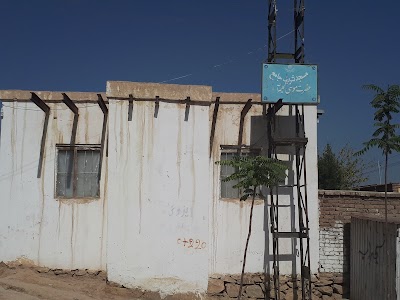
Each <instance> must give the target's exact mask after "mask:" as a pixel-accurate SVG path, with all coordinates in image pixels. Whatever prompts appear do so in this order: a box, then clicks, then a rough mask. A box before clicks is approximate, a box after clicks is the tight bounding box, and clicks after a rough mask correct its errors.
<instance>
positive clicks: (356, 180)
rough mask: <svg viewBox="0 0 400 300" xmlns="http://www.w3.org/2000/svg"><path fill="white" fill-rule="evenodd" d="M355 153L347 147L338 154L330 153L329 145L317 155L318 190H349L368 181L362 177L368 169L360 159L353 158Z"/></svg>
mask: <svg viewBox="0 0 400 300" xmlns="http://www.w3.org/2000/svg"><path fill="white" fill-rule="evenodd" d="M354 153H355V151H354V150H353V149H352V148H350V147H349V146H348V145H346V146H344V147H343V148H342V149H341V150H340V151H339V152H338V154H335V153H334V152H333V151H332V147H331V145H330V144H327V145H326V146H325V149H324V151H323V153H322V154H321V155H318V188H320V189H323V190H349V189H352V188H353V187H356V186H359V185H360V184H361V183H363V182H365V181H367V180H368V177H366V176H364V174H365V170H366V169H367V168H368V167H370V164H369V163H365V162H364V161H363V159H361V157H358V156H357V157H356V156H354Z"/></svg>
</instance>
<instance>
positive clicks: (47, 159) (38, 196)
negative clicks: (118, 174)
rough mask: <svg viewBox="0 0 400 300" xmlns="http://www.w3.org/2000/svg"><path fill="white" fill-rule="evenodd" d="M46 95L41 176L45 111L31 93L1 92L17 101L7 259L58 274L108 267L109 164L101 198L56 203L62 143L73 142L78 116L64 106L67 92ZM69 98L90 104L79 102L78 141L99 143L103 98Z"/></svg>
mask: <svg viewBox="0 0 400 300" xmlns="http://www.w3.org/2000/svg"><path fill="white" fill-rule="evenodd" d="M38 95H39V96H40V97H42V99H44V100H46V102H47V104H48V105H49V106H50V108H51V112H50V118H49V125H48V131H47V140H46V148H45V151H44V161H43V170H42V176H41V178H37V170H38V159H39V152H40V142H41V137H42V130H43V123H44V113H43V112H42V111H41V110H40V109H39V108H38V107H37V106H35V105H34V104H33V103H32V102H30V101H28V100H29V98H30V93H28V92H23V91H14V92H1V93H0V99H2V100H4V99H15V101H14V102H3V104H4V107H3V112H4V117H3V120H2V121H3V123H2V127H3V128H2V135H1V148H0V195H1V196H0V200H1V201H0V202H1V209H0V249H1V250H0V261H1V260H3V261H13V260H16V259H22V260H28V261H29V262H31V263H34V264H36V265H40V266H47V267H50V268H63V269H75V268H88V269H105V266H106V246H105V245H106V239H105V237H106V220H107V215H106V202H107V201H106V197H105V195H106V189H107V185H106V182H107V181H106V174H107V163H106V161H104V163H103V172H102V174H103V176H102V178H101V184H100V186H101V191H100V195H101V197H100V198H99V199H92V200H73V199H72V200H62V201H61V200H59V199H56V198H55V171H56V169H55V166H56V144H57V143H69V142H70V138H71V128H72V120H73V113H72V112H71V111H70V110H69V109H68V108H67V107H66V105H65V104H62V103H59V101H56V100H57V99H58V100H61V99H62V96H61V94H60V93H51V92H42V93H38ZM69 95H70V96H71V98H75V99H87V100H89V102H81V103H78V104H77V106H78V107H79V113H80V117H79V123H78V128H77V139H76V143H84V144H89V143H95V144H99V143H100V138H101V130H102V120H103V119H102V112H101V110H100V108H99V107H98V105H97V104H96V102H94V100H95V99H97V97H96V98H94V97H93V96H96V95H93V94H91V95H89V94H84V93H70V94H69ZM27 101H28V102H27ZM89 124H90V125H89Z"/></svg>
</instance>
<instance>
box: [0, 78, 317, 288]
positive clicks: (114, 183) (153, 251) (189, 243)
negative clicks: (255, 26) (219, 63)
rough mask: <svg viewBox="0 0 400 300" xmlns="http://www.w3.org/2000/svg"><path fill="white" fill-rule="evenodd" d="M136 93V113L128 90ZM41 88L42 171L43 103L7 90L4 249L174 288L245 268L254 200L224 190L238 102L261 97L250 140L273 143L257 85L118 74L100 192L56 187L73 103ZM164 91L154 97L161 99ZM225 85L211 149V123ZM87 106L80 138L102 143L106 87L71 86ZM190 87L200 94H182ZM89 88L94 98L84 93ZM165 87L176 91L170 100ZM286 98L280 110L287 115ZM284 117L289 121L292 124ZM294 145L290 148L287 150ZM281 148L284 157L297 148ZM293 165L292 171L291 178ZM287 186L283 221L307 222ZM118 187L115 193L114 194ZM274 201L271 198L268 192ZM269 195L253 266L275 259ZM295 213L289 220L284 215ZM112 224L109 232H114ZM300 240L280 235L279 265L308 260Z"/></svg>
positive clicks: (128, 282) (312, 179)
mask: <svg viewBox="0 0 400 300" xmlns="http://www.w3.org/2000/svg"><path fill="white" fill-rule="evenodd" d="M130 94H132V96H133V97H134V98H135V99H136V100H135V101H133V107H132V120H131V121H129V120H128V114H129V101H128V100H129V95H130ZM38 95H39V96H40V97H41V98H42V99H43V100H45V101H46V103H47V104H48V105H49V106H50V107H51V109H52V110H51V115H50V121H49V127H48V132H47V141H46V150H45V161H44V164H43V166H44V167H43V174H42V177H41V178H39V179H38V178H36V173H37V166H38V157H39V150H40V140H41V134H42V128H43V121H44V113H43V112H42V111H40V110H39V109H38V108H37V107H36V106H35V105H34V104H33V103H31V102H30V101H29V98H30V93H27V92H22V91H14V92H7V91H3V92H0V99H6V100H8V101H10V100H12V99H15V98H16V99H18V101H11V102H6V103H5V107H4V119H3V125H2V126H3V130H2V131H3V133H2V136H1V148H0V166H1V169H0V191H1V195H2V196H1V205H2V207H6V208H7V209H2V210H0V249H2V250H3V249H4V251H2V252H1V253H0V260H6V261H10V260H15V259H18V258H21V257H23V258H26V259H29V260H31V261H32V262H33V263H35V264H38V265H43V266H47V267H50V268H64V269H74V268H81V269H82V268H89V269H107V273H108V279H109V280H110V281H113V282H117V283H119V284H122V285H124V286H127V287H132V288H140V289H144V290H150V291H158V292H161V293H165V294H173V293H178V292H179V293H184V292H194V291H195V292H200V293H202V292H205V291H206V289H207V283H208V278H209V276H213V275H214V274H237V273H240V270H241V263H242V257H243V251H244V246H245V241H246V237H247V229H248V219H249V211H250V201H246V202H240V201H239V200H238V199H220V169H219V166H218V165H216V164H215V162H216V161H219V160H220V159H221V158H220V153H221V151H220V146H221V145H237V143H238V132H239V122H240V113H241V110H242V108H243V106H244V104H245V102H246V101H247V100H248V99H249V98H252V99H253V102H255V103H254V105H253V107H252V108H251V109H250V111H249V113H248V114H247V116H246V118H245V124H244V130H243V141H242V143H243V144H245V145H251V146H253V147H257V148H260V149H261V154H264V155H266V154H267V148H268V145H267V144H266V141H267V132H266V120H265V119H264V118H263V116H262V109H263V108H262V105H261V103H260V96H259V95H258V94H226V93H214V94H213V93H212V91H211V87H207V86H184V85H166V84H154V83H132V82H108V83H107V97H109V104H108V107H109V119H108V132H109V134H108V159H106V158H105V157H104V161H103V172H102V178H101V182H100V186H101V197H100V199H96V200H93V199H91V200H87V201H82V200H63V201H60V200H58V199H55V197H54V195H55V191H54V189H55V188H54V186H55V159H56V147H55V145H56V144H57V143H69V141H70V138H71V131H72V120H73V113H72V112H71V111H70V110H69V109H68V108H67V107H66V106H65V104H63V103H61V101H60V100H61V99H62V96H61V94H60V93H51V92H42V93H38ZM156 96H159V97H160V99H161V101H160V103H159V105H156V103H155V102H154V99H155V97H156ZM217 96H218V97H220V101H221V104H220V107H219V113H218V119H217V122H216V130H215V137H214V141H213V149H212V151H211V153H210V149H209V145H210V127H211V121H212V115H213V110H214V104H211V106H210V101H212V100H215V98H216V97H217ZM70 97H71V99H73V100H74V101H75V102H76V104H77V106H78V107H79V110H80V117H79V124H78V133H77V140H76V143H77V144H79V143H81V144H92V143H93V144H99V143H100V141H101V132H102V123H103V114H102V112H101V110H100V108H99V106H98V105H97V104H96V103H95V100H97V96H96V94H83V93H76V94H71V95H70ZM186 97H190V99H191V101H192V105H190V106H186V105H185V103H184V102H182V101H179V100H184V99H186ZM85 99H86V100H85ZM163 99H168V101H167V100H163ZM292 112H293V111H290V110H289V108H288V107H286V106H285V107H284V108H282V110H281V114H282V116H285V115H289V114H290V113H292ZM285 118H286V117H283V119H282V120H279V121H278V122H280V128H281V129H282V130H283V131H285V132H287V131H290V130H289V129H290V127H289V124H288V122H287V120H286V119H285ZM305 118H306V121H305V126H306V135H307V137H308V139H309V142H308V145H307V174H308V176H309V178H308V179H307V181H308V196H309V216H310V227H311V233H310V237H311V257H312V272H313V273H315V272H317V268H318V261H319V258H318V256H319V252H318V238H319V235H318V197H317V150H316V145H317V135H316V133H317V132H316V131H317V130H316V128H317V127H316V125H317V108H316V106H306V108H305ZM285 151H286V152H285ZM292 154H293V153H291V152H290V151H288V149H283V150H282V152H281V154H280V155H279V158H281V159H283V160H288V164H289V165H291V166H292V165H294V163H293V160H290V159H291V158H292V157H293V155H292ZM293 176H294V174H293V172H291V173H289V179H288V183H289V184H290V183H291V182H292V181H293ZM286 192H287V193H286V194H285V195H283V196H282V197H280V201H281V202H280V204H281V205H284V206H285V207H283V208H281V209H280V217H281V221H280V226H281V228H280V230H282V231H291V230H297V218H296V210H297V209H296V203H295V201H296V200H295V199H296V195H295V194H294V193H292V192H288V191H286ZM107 199H109V201H108V200H107ZM267 203H269V202H267ZM268 216H269V205H268V204H267V205H265V203H264V200H257V201H256V206H255V209H254V223H253V235H252V238H251V241H250V249H249V252H248V262H247V268H246V272H248V273H256V272H262V271H264V269H265V268H266V269H267V272H268V271H270V266H271V260H272V243H271V241H272V240H271V237H270V235H269V234H268V232H269V228H270V220H269V218H268ZM282 220H285V221H282ZM107 233H108V234H107ZM298 248H299V245H298V243H297V242H296V241H292V240H290V239H289V240H286V241H282V242H281V243H280V253H281V254H283V255H282V258H283V259H284V260H286V262H282V263H281V269H280V270H281V274H282V275H284V274H295V273H298V272H299V265H298V260H299V258H298V257H297V251H298Z"/></svg>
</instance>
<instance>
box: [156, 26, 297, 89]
mask: <svg viewBox="0 0 400 300" xmlns="http://www.w3.org/2000/svg"><path fill="white" fill-rule="evenodd" d="M294 31H295V30H294V29H293V30H291V31H289V32H288V33H285V34H284V35H282V36H281V37H279V38H277V39H276V40H277V41H279V40H280V39H283V38H284V37H286V36H288V35H289V34H291V33H293V32H294ZM266 47H268V45H264V46H263V47H259V48H257V49H253V50H251V51H248V52H246V53H245V54H242V55H240V56H236V57H234V58H232V59H230V60H228V61H226V62H223V63H220V64H216V65H213V66H210V67H209V69H210V70H211V71H212V70H215V69H216V68H220V67H223V66H225V65H228V64H231V63H233V62H235V61H237V60H238V59H239V58H240V57H242V56H246V55H252V54H253V53H255V52H257V51H260V50H263V49H264V48H266ZM195 74H196V73H195V72H192V73H188V74H185V75H181V76H178V77H174V78H171V79H168V80H164V81H160V82H159V83H166V82H171V81H175V80H178V79H182V78H186V77H190V76H193V75H195Z"/></svg>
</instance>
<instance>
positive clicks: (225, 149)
mask: <svg viewBox="0 0 400 300" xmlns="http://www.w3.org/2000/svg"><path fill="white" fill-rule="evenodd" d="M261 151H262V149H261V148H258V147H251V146H247V145H242V146H237V145H220V152H219V159H220V161H222V155H223V154H225V153H228V154H231V153H233V154H240V155H242V154H246V156H248V155H254V156H257V155H260V154H261ZM221 167H222V166H221V165H219V172H218V176H219V178H218V194H219V199H220V200H239V199H240V197H241V193H243V190H242V189H240V188H237V190H238V197H235V198H228V197H222V174H221V172H222V169H221ZM228 176H230V175H227V176H225V178H226V177H228Z"/></svg>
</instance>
